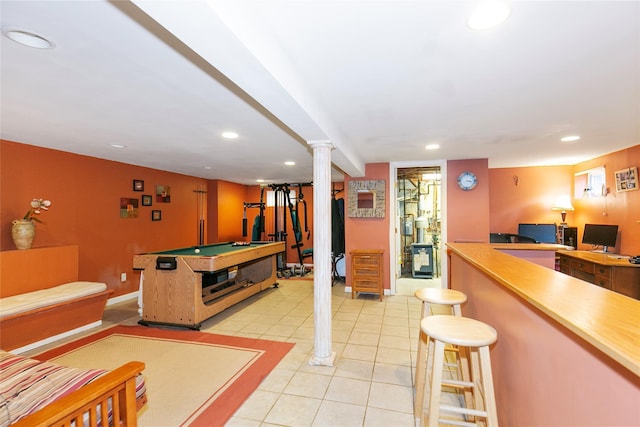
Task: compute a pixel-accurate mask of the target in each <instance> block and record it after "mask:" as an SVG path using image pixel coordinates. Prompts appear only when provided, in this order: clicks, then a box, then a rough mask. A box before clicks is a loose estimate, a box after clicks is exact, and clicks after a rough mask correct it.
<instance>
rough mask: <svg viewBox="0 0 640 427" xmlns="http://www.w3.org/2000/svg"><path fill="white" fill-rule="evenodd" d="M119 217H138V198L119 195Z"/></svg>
mask: <svg viewBox="0 0 640 427" xmlns="http://www.w3.org/2000/svg"><path fill="white" fill-rule="evenodd" d="M120 218H138V199H132V198H129V197H120Z"/></svg>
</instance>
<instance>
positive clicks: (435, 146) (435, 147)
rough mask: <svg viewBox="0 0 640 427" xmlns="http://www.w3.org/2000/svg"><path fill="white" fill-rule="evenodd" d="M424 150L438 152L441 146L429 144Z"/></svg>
mask: <svg viewBox="0 0 640 427" xmlns="http://www.w3.org/2000/svg"><path fill="white" fill-rule="evenodd" d="M424 148H426V149H427V150H437V149H438V148H440V144H427V145H426V146H425V147H424Z"/></svg>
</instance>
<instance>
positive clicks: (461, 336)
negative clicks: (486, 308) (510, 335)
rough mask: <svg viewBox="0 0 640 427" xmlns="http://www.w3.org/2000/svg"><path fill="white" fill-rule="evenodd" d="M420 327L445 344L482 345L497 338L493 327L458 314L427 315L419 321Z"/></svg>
mask: <svg viewBox="0 0 640 427" xmlns="http://www.w3.org/2000/svg"><path fill="white" fill-rule="evenodd" d="M420 329H421V330H422V332H423V333H425V334H426V335H427V336H430V337H432V338H433V339H436V340H438V341H442V342H443V343H446V344H454V345H459V346H466V347H483V346H488V345H490V344H493V343H494V342H496V341H497V339H498V334H497V332H496V330H495V329H493V328H492V327H491V326H489V325H487V324H486V323H482V322H480V321H478V320H475V319H469V318H468V317H459V316H446V315H436V316H428V317H425V318H424V319H422V321H420Z"/></svg>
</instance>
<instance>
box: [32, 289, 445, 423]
mask: <svg viewBox="0 0 640 427" xmlns="http://www.w3.org/2000/svg"><path fill="white" fill-rule="evenodd" d="M424 283H425V286H424V287H427V286H429V285H430V286H434V284H433V283H429V284H427V283H426V281H425V282H424ZM331 290H332V298H331V310H332V313H333V316H332V351H334V352H336V360H335V363H334V366H332V367H326V366H311V365H309V363H308V362H309V360H310V358H311V356H312V354H313V346H314V344H313V340H314V319H313V280H312V279H310V278H309V279H307V278H304V279H300V278H297V279H296V278H294V279H288V280H285V279H282V280H280V282H279V287H278V288H270V289H268V290H265V291H263V292H262V293H260V294H258V295H255V296H253V297H251V298H249V299H248V300H246V301H243V302H241V303H239V304H237V305H235V306H233V307H230V308H229V309H227V310H226V311H224V312H222V313H220V314H218V315H216V316H214V317H213V318H211V319H209V320H207V321H205V322H204V323H203V326H202V331H203V332H211V333H219V334H226V335H237V336H243V337H255V338H260V339H267V340H275V341H288V342H294V343H296V345H295V346H294V347H293V349H292V350H291V351H290V352H289V353H288V354H287V356H285V358H284V359H283V360H282V361H281V362H280V363H279V364H278V366H277V367H276V368H275V369H274V370H273V371H272V372H271V373H270V374H269V375H268V376H267V378H265V380H264V381H263V382H262V384H261V385H260V386H259V387H258V389H257V390H256V391H255V392H254V393H253V394H252V395H251V397H250V398H249V399H248V400H247V401H246V402H245V403H244V404H243V405H242V406H241V407H240V408H239V409H238V411H237V412H236V413H235V414H234V416H233V417H232V419H231V420H230V421H229V423H228V424H227V425H228V426H271V425H273V426H275V425H278V426H331V427H334V426H340V427H347V426H395V427H402V426H407V427H409V426H414V425H415V420H414V417H413V376H414V367H415V358H416V350H417V343H418V331H419V317H420V309H421V306H420V301H418V300H417V299H416V298H415V297H413V291H407V292H406V293H407V294H408V295H400V294H398V295H393V296H385V297H384V299H383V301H382V302H380V301H379V299H378V296H377V295H373V294H358V295H357V296H356V298H355V299H351V294H350V293H346V292H345V285H344V283H341V282H339V281H338V282H336V283H335V285H334V286H333V287H332V289H331ZM400 292H401V290H400V289H399V293H400ZM138 320H139V317H138V313H137V304H136V301H127V302H123V303H119V304H116V305H113V306H110V307H107V310H106V311H105V316H104V320H103V326H102V327H103V328H106V327H109V326H112V325H113V324H135V323H137V321H138ZM94 332H95V330H92V331H87V332H86V334H89V333H94ZM78 337H79V336H78V335H75V336H73V337H70V338H68V339H67V341H68V340H74V339H77V338H78ZM60 344H61V342H60V341H58V342H56V343H53V344H50V345H48V346H46V347H54V346H58V345H60ZM46 347H40V348H38V349H35V350H33V351H31V352H29V353H31V354H35V353H40V352H42V351H44V350H46ZM29 353H27V354H26V355H29Z"/></svg>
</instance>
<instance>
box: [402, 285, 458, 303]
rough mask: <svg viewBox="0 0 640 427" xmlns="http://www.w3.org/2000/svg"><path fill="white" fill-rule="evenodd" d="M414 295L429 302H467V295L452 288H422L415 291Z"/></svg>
mask: <svg viewBox="0 0 640 427" xmlns="http://www.w3.org/2000/svg"><path fill="white" fill-rule="evenodd" d="M414 295H415V297H416V298H418V299H419V300H421V301H422V302H427V303H429V304H442V305H455V304H463V303H465V302H467V296H466V295H465V294H464V293H462V292H460V291H456V290H454V289H440V288H422V289H418V290H417V291H416V292H415V294H414Z"/></svg>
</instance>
